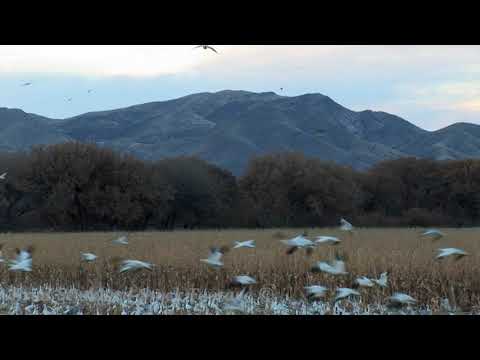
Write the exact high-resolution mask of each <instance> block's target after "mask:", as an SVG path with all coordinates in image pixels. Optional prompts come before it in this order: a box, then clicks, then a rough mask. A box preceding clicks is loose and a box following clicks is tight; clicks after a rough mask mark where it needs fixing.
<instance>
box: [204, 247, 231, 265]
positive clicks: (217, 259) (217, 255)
mask: <svg viewBox="0 0 480 360" xmlns="http://www.w3.org/2000/svg"><path fill="white" fill-rule="evenodd" d="M227 251H228V248H226V247H223V248H216V247H213V248H211V249H210V255H209V256H208V258H207V259H201V260H200V261H201V262H204V263H206V264H208V265H210V266H212V267H216V268H220V267H222V266H223V262H222V257H223V255H224V254H225V253H226V252H227Z"/></svg>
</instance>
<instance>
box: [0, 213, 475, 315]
mask: <svg viewBox="0 0 480 360" xmlns="http://www.w3.org/2000/svg"><path fill="white" fill-rule="evenodd" d="M340 230H342V231H345V232H348V233H350V234H351V235H353V233H354V227H353V225H352V224H350V223H349V222H348V221H346V220H345V219H341V224H340ZM421 236H422V237H428V238H431V239H432V240H434V241H435V240H439V239H441V238H442V237H444V236H445V234H444V233H442V232H441V231H439V230H437V229H429V230H427V231H425V232H423V233H422V234H421ZM280 241H281V242H282V243H283V244H284V245H286V246H287V250H286V254H288V255H291V254H293V253H295V252H296V251H298V250H300V249H303V250H305V251H306V254H307V255H310V254H312V252H313V250H314V249H315V247H317V246H322V245H328V246H336V245H339V244H340V243H341V242H342V240H340V239H339V238H337V237H334V236H318V237H316V239H314V240H310V239H308V238H307V237H306V234H305V233H304V234H302V235H299V236H296V237H295V238H292V239H288V240H280ZM112 244H114V245H118V246H123V245H128V244H129V239H128V236H127V235H123V236H121V237H119V238H117V239H115V240H113V241H112ZM255 247H256V245H255V240H247V241H236V242H235V243H234V244H233V246H232V247H231V248H232V249H234V250H238V249H251V248H255ZM1 250H2V245H1V244H0V263H6V264H8V267H9V270H10V271H15V272H30V271H32V253H33V250H34V249H33V247H32V246H30V247H28V248H26V249H22V250H20V249H16V258H15V259H10V260H7V259H4V258H3V254H2V251H1ZM229 250H230V247H228V246H224V247H212V248H211V249H210V254H209V256H208V257H207V258H206V259H200V262H202V263H204V264H206V265H208V266H210V267H212V268H216V269H218V268H222V267H223V266H224V263H223V261H222V258H223V256H224V255H225V254H226V253H227V252H228V251H229ZM438 252H439V254H438V255H437V257H436V259H438V260H441V259H444V258H447V257H452V258H454V259H456V260H459V259H461V258H463V257H465V256H467V255H468V254H467V252H465V251H464V250H462V249H456V248H442V249H438ZM97 258H98V257H97V255H95V254H93V253H88V252H84V253H81V260H82V261H84V262H87V263H92V262H94V261H96V260H97ZM119 265H120V266H119V268H118V271H119V273H126V272H131V271H136V270H149V271H152V270H153V268H154V265H153V264H151V263H149V262H145V261H140V260H134V259H126V260H123V261H121V263H120V264H119ZM311 271H312V272H313V273H325V274H329V275H331V276H335V277H337V276H338V277H340V276H343V275H347V274H348V272H347V270H346V265H345V261H344V259H343V258H342V257H341V256H339V255H338V253H337V255H336V259H335V260H334V261H332V262H330V263H328V262H323V261H319V262H317V263H315V264H314V265H313V266H312V268H311ZM255 284H257V281H256V280H255V279H254V278H252V277H251V276H249V275H238V276H235V277H233V279H232V280H231V282H230V284H229V285H230V287H232V288H238V287H239V288H241V290H240V292H239V293H238V295H236V296H234V297H232V298H231V299H230V300H229V301H227V302H226V303H225V308H224V309H225V310H227V311H234V312H242V309H243V308H244V307H245V306H244V305H245V304H244V295H245V293H246V292H247V291H248V289H249V287H250V286H252V285H255ZM375 286H378V287H380V288H387V287H388V273H387V272H383V273H382V274H381V275H380V277H379V278H378V279H375V278H368V277H366V276H360V277H358V278H356V279H355V281H354V283H353V285H352V287H351V288H346V287H340V288H337V289H336V296H335V298H334V299H333V305H334V304H335V303H337V302H338V301H341V300H344V299H351V298H356V297H360V296H361V293H360V291H359V289H360V288H364V289H368V288H373V287H375ZM305 292H306V297H307V299H308V300H309V301H318V300H321V299H325V297H326V296H327V293H328V288H327V287H325V286H322V285H319V284H315V285H310V286H306V287H305ZM387 300H388V305H387V306H388V308H393V309H401V308H403V307H405V306H409V305H415V304H416V303H417V300H416V299H414V298H413V297H411V296H410V295H408V294H404V293H400V292H396V293H394V294H393V295H392V296H390V297H388V299H387ZM444 301H445V299H444ZM447 302H448V300H447ZM444 305H445V307H446V306H447V305H448V304H444Z"/></svg>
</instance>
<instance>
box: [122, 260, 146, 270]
mask: <svg viewBox="0 0 480 360" xmlns="http://www.w3.org/2000/svg"><path fill="white" fill-rule="evenodd" d="M141 269H146V270H150V271H152V270H153V264H150V263H148V262H145V261H139V260H125V261H123V262H122V267H121V268H120V273H124V272H127V271H132V270H141Z"/></svg>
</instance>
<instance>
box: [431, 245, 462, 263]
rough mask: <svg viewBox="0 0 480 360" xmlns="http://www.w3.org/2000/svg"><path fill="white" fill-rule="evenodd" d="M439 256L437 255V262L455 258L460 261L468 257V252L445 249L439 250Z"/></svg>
mask: <svg viewBox="0 0 480 360" xmlns="http://www.w3.org/2000/svg"><path fill="white" fill-rule="evenodd" d="M437 251H438V252H439V254H438V255H437V257H436V258H437V260H441V259H445V258H446V257H450V256H453V257H454V258H455V260H457V261H458V260H460V259H461V258H463V257H465V256H467V255H468V253H467V252H465V251H464V250H462V249H456V248H445V249H438V250H437Z"/></svg>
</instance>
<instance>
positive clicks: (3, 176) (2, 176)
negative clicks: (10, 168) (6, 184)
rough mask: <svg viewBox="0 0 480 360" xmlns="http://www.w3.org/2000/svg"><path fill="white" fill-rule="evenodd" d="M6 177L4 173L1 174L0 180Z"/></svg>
mask: <svg viewBox="0 0 480 360" xmlns="http://www.w3.org/2000/svg"><path fill="white" fill-rule="evenodd" d="M6 176H7V173H6V172H5V173H3V174H2V175H0V180H5V178H6Z"/></svg>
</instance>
